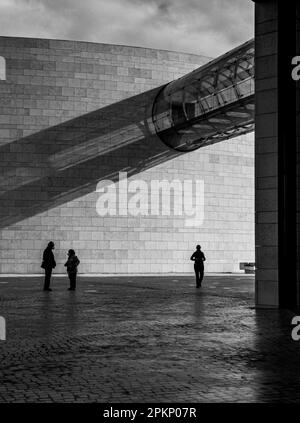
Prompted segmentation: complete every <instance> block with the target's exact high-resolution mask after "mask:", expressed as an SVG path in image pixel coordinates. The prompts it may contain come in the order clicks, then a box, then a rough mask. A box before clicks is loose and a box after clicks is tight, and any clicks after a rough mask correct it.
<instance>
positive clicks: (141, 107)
mask: <svg viewBox="0 0 300 423" xmlns="http://www.w3.org/2000/svg"><path fill="white" fill-rule="evenodd" d="M159 90H160V87H159V88H156V89H153V90H150V91H147V92H144V93H142V94H139V95H136V96H134V97H131V98H128V99H125V100H122V101H120V102H118V103H115V104H112V105H109V106H107V107H104V108H102V109H99V110H96V111H93V112H91V113H87V114H85V115H83V116H80V117H77V118H75V119H72V120H69V121H67V122H64V123H62V124H60V125H56V126H53V127H50V128H47V129H45V130H42V131H40V132H37V133H35V134H33V135H30V136H27V137H24V138H21V139H18V140H16V141H13V142H11V143H9V144H6V145H4V146H2V147H1V148H0V160H1V162H2V164H3V166H2V168H1V170H0V227H1V228H3V227H7V226H10V225H12V224H15V223H17V222H19V221H21V220H23V219H25V218H28V217H31V216H34V215H36V214H38V213H41V212H44V211H46V210H49V209H51V208H53V207H57V206H59V205H62V204H64V203H66V202H68V201H71V200H74V199H77V198H79V197H82V196H84V195H86V194H88V193H90V192H92V191H94V190H95V187H96V184H97V182H98V181H99V180H101V179H110V180H113V181H117V180H118V177H119V172H120V171H126V172H127V173H128V176H132V175H135V174H137V173H139V172H141V171H143V170H145V169H148V168H150V167H153V166H156V165H158V164H160V163H163V162H165V161H167V160H170V159H172V158H174V157H176V156H178V155H179V154H181V153H179V152H176V151H173V150H171V149H169V148H168V147H167V146H165V145H164V144H163V143H162V142H161V141H160V140H159V139H158V137H157V136H156V135H155V134H154V129H152V126H151V125H152V123H151V112H152V104H153V100H154V98H155V96H156V95H157V93H158V91H159Z"/></svg>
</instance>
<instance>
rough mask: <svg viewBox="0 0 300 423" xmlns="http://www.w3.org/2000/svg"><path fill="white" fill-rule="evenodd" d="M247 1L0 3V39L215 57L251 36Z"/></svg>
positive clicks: (34, 0)
mask: <svg viewBox="0 0 300 423" xmlns="http://www.w3.org/2000/svg"><path fill="white" fill-rule="evenodd" d="M253 11H254V7H253V2H252V1H250V0H0V35H9V36H21V37H39V38H56V39H67V40H81V41H94V42H98V43H112V44H122V45H133V46H141V47H153V48H160V49H166V50H175V51H184V52H189V53H195V54H203V55H206V56H211V57H215V56H217V55H219V54H221V53H225V52H226V51H227V50H229V49H230V48H233V47H235V46H237V45H239V44H241V43H242V42H243V41H247V40H248V39H250V38H252V37H253V27H254V24H253V19H254V18H253Z"/></svg>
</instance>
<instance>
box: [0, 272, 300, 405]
mask: <svg viewBox="0 0 300 423" xmlns="http://www.w3.org/2000/svg"><path fill="white" fill-rule="evenodd" d="M42 282H43V281H42V278H41V277H32V278H28V277H23V278H22V277H19V278H5V277H2V278H0V315H1V316H3V317H5V319H6V324H7V340H6V341H0V360H1V361H0V363H1V364H0V402H2V403H3V402H129V403H130V402H144V403H145V402H197V403H199V402H266V401H268V402H270V401H271V402H275V401H284V402H296V401H298V400H300V341H299V342H295V341H293V340H292V339H291V328H292V327H291V318H292V316H293V315H294V314H295V313H292V312H289V311H276V310H255V309H254V307H253V306H254V278H253V276H252V275H250V276H248V275H222V276H221V275H218V276H213V275H210V276H206V277H205V280H204V286H203V288H201V289H196V288H195V287H194V278H193V277H192V276H167V277H163V276H162V277H129V276H127V277H93V278H92V277H83V276H81V277H79V280H78V290H77V291H76V292H70V291H67V287H68V282H67V278H59V277H56V278H53V280H52V288H53V291H52V292H43V291H42V290H41V289H42Z"/></svg>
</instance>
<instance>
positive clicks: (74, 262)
mask: <svg viewBox="0 0 300 423" xmlns="http://www.w3.org/2000/svg"><path fill="white" fill-rule="evenodd" d="M79 263H80V260H79V258H78V257H77V256H76V255H75V251H74V250H69V251H68V260H67V261H66V262H65V266H66V267H67V272H68V276H69V279H70V288H68V289H69V291H75V289H76V276H77V266H78V265H79Z"/></svg>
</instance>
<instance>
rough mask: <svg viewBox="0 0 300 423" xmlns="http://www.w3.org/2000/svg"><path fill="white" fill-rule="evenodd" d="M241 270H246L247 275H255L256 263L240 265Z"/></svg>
mask: <svg viewBox="0 0 300 423" xmlns="http://www.w3.org/2000/svg"><path fill="white" fill-rule="evenodd" d="M240 270H245V273H255V263H247V262H242V263H240Z"/></svg>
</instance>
